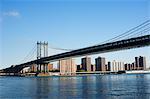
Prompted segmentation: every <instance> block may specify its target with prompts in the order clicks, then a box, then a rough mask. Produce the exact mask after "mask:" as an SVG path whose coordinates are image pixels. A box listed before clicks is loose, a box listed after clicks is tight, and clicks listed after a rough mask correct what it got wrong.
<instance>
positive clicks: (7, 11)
mask: <svg viewBox="0 0 150 99" xmlns="http://www.w3.org/2000/svg"><path fill="white" fill-rule="evenodd" d="M112 1H113V2H112ZM108 2H110V3H108ZM101 3H103V4H101ZM47 4H48V5H47ZM49 4H50V5H51V6H50V5H49ZM148 4H149V3H148V1H147V0H145V1H143V0H138V1H134V0H133V1H129V0H127V1H116V0H110V1H109V0H108V1H103V0H102V1H97V0H95V1H94V2H92V3H91V1H90V0H89V1H88V2H86V1H84V0H81V1H67V0H65V2H60V1H59V0H58V1H53V0H50V1H44V2H42V3H41V2H40V0H39V1H36V3H35V1H34V0H33V1H18V0H8V1H4V0H3V1H1V5H2V7H1V16H0V25H1V38H2V39H1V46H2V47H1V48H0V56H1V57H0V60H1V61H0V69H2V68H6V67H9V66H11V65H16V64H19V63H20V61H21V60H22V59H23V58H24V57H25V55H26V54H27V53H28V52H29V51H30V49H31V48H32V46H33V45H34V44H35V43H36V42H37V41H39V40H41V41H48V42H49V44H50V46H51V44H52V45H55V46H59V47H62V48H70V49H77V48H81V47H86V46H91V45H95V44H98V43H101V42H102V41H105V40H107V39H110V38H112V37H114V36H116V35H119V34H121V33H123V32H125V31H127V30H129V29H130V28H132V27H134V26H136V25H138V24H141V23H142V22H143V21H145V20H147V19H148V16H149V13H148V10H149V6H148ZM39 6H40V7H39ZM29 9H30V10H29ZM120 15H121V16H120ZM112 18H113V20H112ZM149 50H150V47H144V48H138V49H132V50H129V51H119V52H112V53H111V54H110V53H104V54H98V55H97V56H99V55H102V56H105V55H108V56H107V57H108V59H110V60H111V59H114V58H118V57H120V59H121V60H122V59H123V61H124V59H126V61H130V60H131V57H134V56H140V55H141V56H146V57H147V60H150V56H149V55H150V51H149ZM53 53H56V52H54V50H51V52H49V55H51V54H53ZM120 53H121V55H120ZM129 56H130V57H129ZM93 57H96V55H93ZM7 60H9V61H7ZM148 64H150V62H149V61H148Z"/></svg>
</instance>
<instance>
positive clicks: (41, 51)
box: [37, 41, 48, 72]
mask: <svg viewBox="0 0 150 99" xmlns="http://www.w3.org/2000/svg"><path fill="white" fill-rule="evenodd" d="M47 56H48V42H45V41H44V42H41V41H40V42H39V41H37V60H39V59H41V58H43V57H47ZM42 67H43V71H44V72H48V63H41V62H39V61H37V71H38V72H43V71H42Z"/></svg>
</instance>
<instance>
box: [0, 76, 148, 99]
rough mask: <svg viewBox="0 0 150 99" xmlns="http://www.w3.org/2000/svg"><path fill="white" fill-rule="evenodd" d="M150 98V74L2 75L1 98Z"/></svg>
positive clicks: (0, 81)
mask: <svg viewBox="0 0 150 99" xmlns="http://www.w3.org/2000/svg"><path fill="white" fill-rule="evenodd" d="M5 98H6V99H7V98H8V99H13V98H15V99H150V74H130V75H129V74H128V75H127V74H123V75H92V76H80V77H0V99H5Z"/></svg>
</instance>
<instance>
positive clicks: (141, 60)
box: [139, 56, 146, 70]
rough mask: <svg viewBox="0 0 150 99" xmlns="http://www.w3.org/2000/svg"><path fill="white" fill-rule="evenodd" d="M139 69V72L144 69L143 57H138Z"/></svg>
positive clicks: (144, 61)
mask: <svg viewBox="0 0 150 99" xmlns="http://www.w3.org/2000/svg"><path fill="white" fill-rule="evenodd" d="M139 69H140V70H145V69H146V57H143V56H140V57H139Z"/></svg>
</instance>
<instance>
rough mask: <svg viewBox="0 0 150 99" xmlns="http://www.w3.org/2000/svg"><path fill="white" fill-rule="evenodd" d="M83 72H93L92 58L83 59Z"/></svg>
mask: <svg viewBox="0 0 150 99" xmlns="http://www.w3.org/2000/svg"><path fill="white" fill-rule="evenodd" d="M81 65H82V70H85V71H91V58H90V57H85V58H82V59H81Z"/></svg>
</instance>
